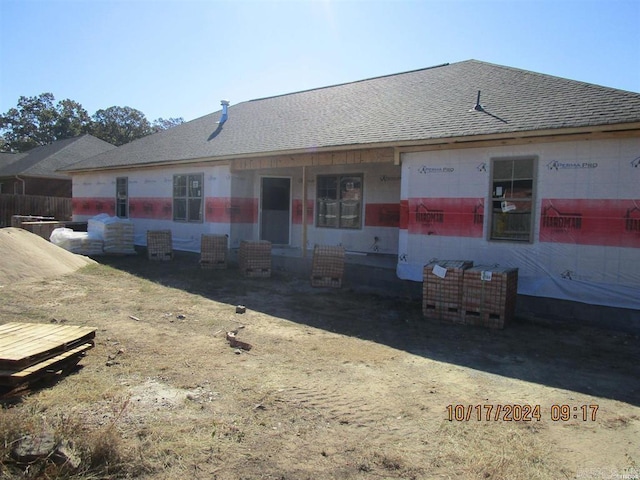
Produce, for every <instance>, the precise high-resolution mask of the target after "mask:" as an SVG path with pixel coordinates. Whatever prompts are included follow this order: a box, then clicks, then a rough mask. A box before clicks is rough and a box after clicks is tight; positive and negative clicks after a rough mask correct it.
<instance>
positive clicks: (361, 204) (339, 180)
mask: <svg viewBox="0 0 640 480" xmlns="http://www.w3.org/2000/svg"><path fill="white" fill-rule="evenodd" d="M348 177H358V178H359V179H360V198H359V200H358V203H359V210H358V225H357V226H355V227H350V226H344V225H343V223H342V217H343V216H344V215H342V211H343V210H342V207H343V205H344V203H343V202H345V201H347V200H349V199H342V198H339V197H340V195H341V191H340V185H341V183H342V180H343V179H344V178H348ZM321 178H335V179H336V198H335V199H331V200H335V201H336V202H337V203H338V212H337V215H336V217H337V223H336V225H335V226H332V225H320V221H319V219H320V213H321V209H320V202H322V201H324V200H322V199H321V198H320V196H319V189H320V179H321ZM327 200H328V199H327ZM363 212H364V173H329V174H324V173H323V174H318V175H316V214H315V226H316V227H317V228H328V229H333V230H362V228H363V225H364V218H363V215H364V213H363Z"/></svg>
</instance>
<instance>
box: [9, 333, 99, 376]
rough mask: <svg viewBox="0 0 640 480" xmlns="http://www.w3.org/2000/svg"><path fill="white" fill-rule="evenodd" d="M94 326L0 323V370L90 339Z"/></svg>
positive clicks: (81, 343) (16, 368)
mask: <svg viewBox="0 0 640 480" xmlns="http://www.w3.org/2000/svg"><path fill="white" fill-rule="evenodd" d="M95 334H96V329H95V328H92V327H78V326H73V325H44V324H36V323H6V324H4V325H0V370H11V371H16V370H18V369H21V368H25V367H27V366H30V365H34V364H36V363H38V362H41V361H43V360H46V359H48V358H51V357H54V356H56V355H59V354H61V353H64V352H67V351H69V350H73V349H74V348H76V347H78V346H80V345H83V344H86V343H91V344H92V345H93V339H94V338H95Z"/></svg>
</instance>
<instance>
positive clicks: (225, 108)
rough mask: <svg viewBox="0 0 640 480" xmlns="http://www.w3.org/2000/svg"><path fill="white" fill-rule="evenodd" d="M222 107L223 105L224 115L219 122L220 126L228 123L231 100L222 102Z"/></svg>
mask: <svg viewBox="0 0 640 480" xmlns="http://www.w3.org/2000/svg"><path fill="white" fill-rule="evenodd" d="M220 105H222V115H220V120H219V121H218V125H222V124H223V123H224V122H226V121H227V118H228V117H229V114H228V112H227V109H228V108H229V100H220Z"/></svg>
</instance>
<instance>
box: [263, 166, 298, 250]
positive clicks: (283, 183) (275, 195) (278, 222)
mask: <svg viewBox="0 0 640 480" xmlns="http://www.w3.org/2000/svg"><path fill="white" fill-rule="evenodd" d="M261 190H262V191H261V196H260V205H261V216H260V239H261V240H268V241H270V242H271V243H274V244H279V245H288V244H289V222H290V217H291V212H290V209H291V179H290V178H281V177H263V178H262V184H261Z"/></svg>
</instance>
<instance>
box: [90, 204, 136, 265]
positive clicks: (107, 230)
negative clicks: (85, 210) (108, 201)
mask: <svg viewBox="0 0 640 480" xmlns="http://www.w3.org/2000/svg"><path fill="white" fill-rule="evenodd" d="M87 231H88V232H89V233H91V234H94V235H96V236H98V237H99V238H101V239H102V240H103V242H104V251H105V253H118V254H125V255H129V254H135V253H136V251H135V249H134V247H133V222H131V220H128V219H124V218H118V217H110V216H109V215H107V214H106V213H102V214H100V215H97V216H95V217H93V218H90V219H89V221H88V225H87Z"/></svg>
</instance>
